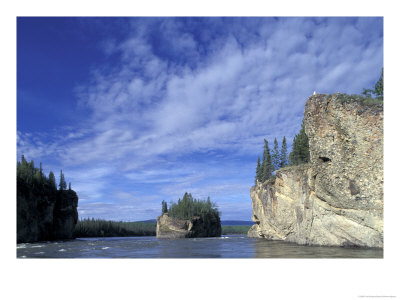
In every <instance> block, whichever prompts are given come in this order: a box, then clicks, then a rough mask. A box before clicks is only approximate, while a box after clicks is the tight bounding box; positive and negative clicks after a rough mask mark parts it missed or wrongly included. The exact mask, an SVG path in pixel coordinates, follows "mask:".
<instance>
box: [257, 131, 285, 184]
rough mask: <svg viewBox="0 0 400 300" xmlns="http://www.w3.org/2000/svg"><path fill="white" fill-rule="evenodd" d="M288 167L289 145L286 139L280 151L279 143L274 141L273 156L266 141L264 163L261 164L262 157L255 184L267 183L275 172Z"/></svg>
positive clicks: (258, 163)
mask: <svg viewBox="0 0 400 300" xmlns="http://www.w3.org/2000/svg"><path fill="white" fill-rule="evenodd" d="M286 165H287V145H286V137H283V140H282V147H281V150H280V151H279V145H278V141H277V139H276V138H275V139H274V148H273V150H272V155H271V152H270V150H269V147H268V141H267V140H266V139H264V152H263V161H262V163H261V162H260V157H258V158H257V167H256V176H255V183H257V181H258V182H265V181H266V180H268V179H269V178H271V177H272V176H274V175H273V172H275V170H277V169H279V168H283V167H284V166H286Z"/></svg>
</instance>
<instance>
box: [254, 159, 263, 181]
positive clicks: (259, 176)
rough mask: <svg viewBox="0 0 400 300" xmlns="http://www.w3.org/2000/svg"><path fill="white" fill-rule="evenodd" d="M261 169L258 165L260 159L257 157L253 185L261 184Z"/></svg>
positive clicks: (259, 164)
mask: <svg viewBox="0 0 400 300" xmlns="http://www.w3.org/2000/svg"><path fill="white" fill-rule="evenodd" d="M261 171H262V169H261V163H260V157H259V156H258V157H257V168H256V178H255V181H254V183H255V184H257V181H258V182H261V180H262V173H261Z"/></svg>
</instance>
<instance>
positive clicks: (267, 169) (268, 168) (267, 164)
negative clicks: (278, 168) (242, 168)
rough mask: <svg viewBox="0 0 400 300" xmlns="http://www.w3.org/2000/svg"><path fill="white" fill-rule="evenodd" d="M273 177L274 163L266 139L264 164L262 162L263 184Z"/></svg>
mask: <svg viewBox="0 0 400 300" xmlns="http://www.w3.org/2000/svg"><path fill="white" fill-rule="evenodd" d="M271 175H272V161H271V153H270V151H269V147H268V141H267V140H266V139H264V153H263V162H262V178H261V182H264V181H266V180H267V179H268V178H270V177H271Z"/></svg>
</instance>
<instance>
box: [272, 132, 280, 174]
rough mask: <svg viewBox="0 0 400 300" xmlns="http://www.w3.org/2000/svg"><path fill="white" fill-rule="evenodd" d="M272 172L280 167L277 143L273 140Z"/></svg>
mask: <svg viewBox="0 0 400 300" xmlns="http://www.w3.org/2000/svg"><path fill="white" fill-rule="evenodd" d="M271 159H272V171H275V170H278V169H279V167H280V154H279V146H278V141H277V140H276V138H275V140H274V148H273V149H272V155H271Z"/></svg>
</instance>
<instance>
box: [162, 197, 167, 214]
mask: <svg viewBox="0 0 400 300" xmlns="http://www.w3.org/2000/svg"><path fill="white" fill-rule="evenodd" d="M167 212H168V206H167V202H165V201H164V200H163V201H162V202H161V213H162V214H165V213H167Z"/></svg>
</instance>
